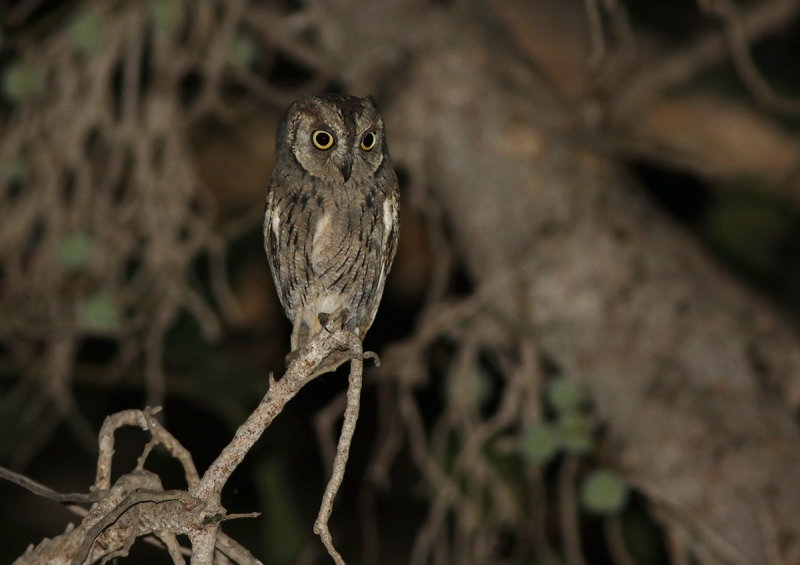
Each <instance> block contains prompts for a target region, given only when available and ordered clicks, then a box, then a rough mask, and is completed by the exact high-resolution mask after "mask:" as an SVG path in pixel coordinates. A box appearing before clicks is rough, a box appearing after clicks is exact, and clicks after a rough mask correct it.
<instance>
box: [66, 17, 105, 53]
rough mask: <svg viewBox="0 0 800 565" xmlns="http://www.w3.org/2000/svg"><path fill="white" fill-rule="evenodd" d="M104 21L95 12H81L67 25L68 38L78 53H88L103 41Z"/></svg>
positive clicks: (92, 51)
mask: <svg viewBox="0 0 800 565" xmlns="http://www.w3.org/2000/svg"><path fill="white" fill-rule="evenodd" d="M105 31H106V23H105V22H104V21H103V19H102V18H100V16H98V15H97V14H92V13H89V12H83V13H81V14H79V15H78V16H77V17H76V18H75V19H74V20H73V21H72V24H71V25H70V27H69V38H70V40H71V41H72V43H73V45H75V48H76V49H77V50H78V52H79V53H83V54H85V55H89V54H91V53H94V52H96V51H97V50H98V48H99V47H100V46H101V45H102V43H103V37H104V36H105Z"/></svg>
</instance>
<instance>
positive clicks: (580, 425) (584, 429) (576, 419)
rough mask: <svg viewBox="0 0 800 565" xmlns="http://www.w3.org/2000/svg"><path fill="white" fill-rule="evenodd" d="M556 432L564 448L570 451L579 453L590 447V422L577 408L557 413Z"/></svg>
mask: <svg viewBox="0 0 800 565" xmlns="http://www.w3.org/2000/svg"><path fill="white" fill-rule="evenodd" d="M558 432H559V434H560V436H561V442H562V444H563V445H564V449H566V450H567V451H569V452H570V453H574V454H577V455H580V454H583V453H586V452H588V451H590V450H591V449H592V439H593V437H592V435H593V429H592V423H591V421H590V420H589V418H587V417H586V416H584V415H583V414H581V413H580V412H578V411H577V410H572V411H569V412H563V413H561V414H560V415H559V418H558Z"/></svg>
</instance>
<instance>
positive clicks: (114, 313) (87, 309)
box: [78, 291, 120, 333]
mask: <svg viewBox="0 0 800 565" xmlns="http://www.w3.org/2000/svg"><path fill="white" fill-rule="evenodd" d="M78 325H79V326H80V328H81V329H82V330H84V331H88V332H101V333H105V332H110V331H114V330H117V329H119V325H120V312H119V308H118V307H117V304H116V302H114V299H113V298H112V297H111V296H110V295H109V294H108V293H107V292H105V291H100V292H98V293H97V294H95V295H93V296H90V297H88V298H85V299H84V300H83V301H82V302H80V303H79V304H78Z"/></svg>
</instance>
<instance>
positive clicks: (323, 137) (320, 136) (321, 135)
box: [311, 129, 333, 151]
mask: <svg viewBox="0 0 800 565" xmlns="http://www.w3.org/2000/svg"><path fill="white" fill-rule="evenodd" d="M311 141H312V142H314V147H316V148H317V149H322V150H323V151H325V150H326V149H330V148H331V147H333V136H332V135H331V134H329V133H328V132H327V131H324V130H321V129H318V130H316V131H315V132H314V133H312V134H311Z"/></svg>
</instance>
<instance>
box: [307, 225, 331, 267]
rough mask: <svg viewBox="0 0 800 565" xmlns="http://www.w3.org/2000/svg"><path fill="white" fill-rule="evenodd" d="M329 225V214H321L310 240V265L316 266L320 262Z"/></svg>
mask: <svg viewBox="0 0 800 565" xmlns="http://www.w3.org/2000/svg"><path fill="white" fill-rule="evenodd" d="M330 225H331V216H330V214H327V213H325V214H323V215H322V217H321V218H320V219H319V221H318V222H317V225H316V227H315V228H314V237H312V238H311V264H312V265H314V264H317V263H318V261H319V260H320V258H321V256H322V253H323V251H324V250H325V247H326V241H324V238H325V235H326V232H327V231H328V228H330Z"/></svg>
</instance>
